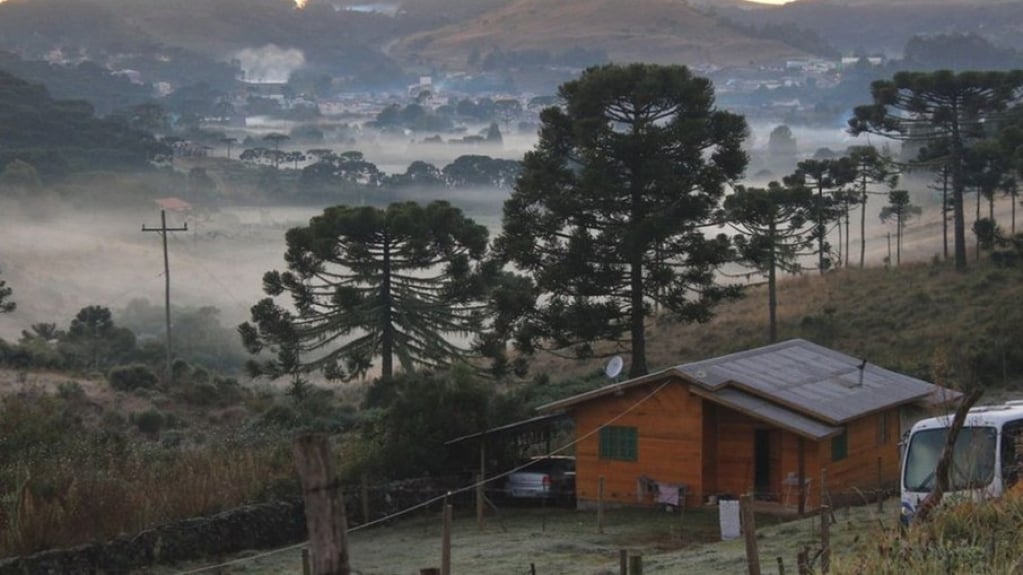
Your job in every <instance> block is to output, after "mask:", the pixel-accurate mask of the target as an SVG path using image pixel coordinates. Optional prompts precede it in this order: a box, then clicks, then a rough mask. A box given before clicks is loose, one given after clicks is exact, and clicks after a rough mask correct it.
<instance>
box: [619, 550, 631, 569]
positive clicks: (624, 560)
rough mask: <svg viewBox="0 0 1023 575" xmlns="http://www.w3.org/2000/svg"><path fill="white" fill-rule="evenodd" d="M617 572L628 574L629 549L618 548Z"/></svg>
mask: <svg viewBox="0 0 1023 575" xmlns="http://www.w3.org/2000/svg"><path fill="white" fill-rule="evenodd" d="M618 573H619V575H629V551H628V550H626V549H619V550H618Z"/></svg>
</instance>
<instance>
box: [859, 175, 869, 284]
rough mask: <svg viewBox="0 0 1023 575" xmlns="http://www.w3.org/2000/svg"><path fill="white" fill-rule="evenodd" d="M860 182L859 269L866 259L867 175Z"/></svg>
mask: <svg viewBox="0 0 1023 575" xmlns="http://www.w3.org/2000/svg"><path fill="white" fill-rule="evenodd" d="M861 177H862V178H863V179H862V181H861V182H860V201H861V202H860V210H861V211H860V269H863V262H864V261H865V260H866V258H867V175H866V173H864V174H863V175H862V176H861Z"/></svg>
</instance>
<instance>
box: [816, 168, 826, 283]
mask: <svg viewBox="0 0 1023 575" xmlns="http://www.w3.org/2000/svg"><path fill="white" fill-rule="evenodd" d="M824 232H825V229H824V182H821V181H819V180H818V182H817V252H818V254H817V269H818V270H819V273H821V274H824Z"/></svg>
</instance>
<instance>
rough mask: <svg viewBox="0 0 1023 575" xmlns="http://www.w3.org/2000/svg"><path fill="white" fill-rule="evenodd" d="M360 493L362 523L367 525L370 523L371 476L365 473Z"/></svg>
mask: <svg viewBox="0 0 1023 575" xmlns="http://www.w3.org/2000/svg"><path fill="white" fill-rule="evenodd" d="M360 495H361V496H362V524H363V525H365V524H367V523H369V478H368V477H366V474H365V473H363V474H362V489H361V494H360Z"/></svg>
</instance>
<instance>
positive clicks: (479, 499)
mask: <svg viewBox="0 0 1023 575" xmlns="http://www.w3.org/2000/svg"><path fill="white" fill-rule="evenodd" d="M484 439H485V438H483V437H481V438H480V474H479V477H477V478H476V527H478V528H479V530H480V531H483V502H484V498H485V493H484V492H483V479H484V478H486V476H487V451H486V442H485V441H484Z"/></svg>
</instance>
